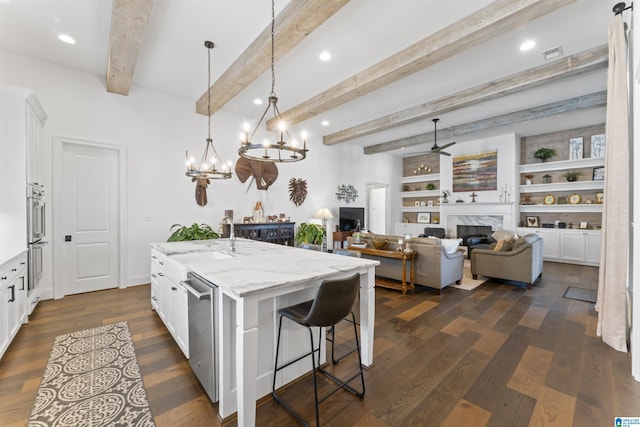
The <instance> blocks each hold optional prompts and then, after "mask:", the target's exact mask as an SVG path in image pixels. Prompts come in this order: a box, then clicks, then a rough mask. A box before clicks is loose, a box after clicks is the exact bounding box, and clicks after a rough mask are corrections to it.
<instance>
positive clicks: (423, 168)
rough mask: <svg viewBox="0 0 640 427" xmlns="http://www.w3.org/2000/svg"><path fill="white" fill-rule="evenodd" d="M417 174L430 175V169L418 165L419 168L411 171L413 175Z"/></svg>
mask: <svg viewBox="0 0 640 427" xmlns="http://www.w3.org/2000/svg"><path fill="white" fill-rule="evenodd" d="M418 172H426V173H431V168H430V167H428V166H425V165H420V166H418V168H417V169H414V170H413V174H414V175H417V174H418Z"/></svg>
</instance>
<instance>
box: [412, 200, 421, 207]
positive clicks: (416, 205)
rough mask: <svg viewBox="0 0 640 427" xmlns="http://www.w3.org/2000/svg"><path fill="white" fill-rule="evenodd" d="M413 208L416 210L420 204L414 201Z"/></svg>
mask: <svg viewBox="0 0 640 427" xmlns="http://www.w3.org/2000/svg"><path fill="white" fill-rule="evenodd" d="M413 206H415V207H416V208H419V207H420V202H419V201H418V200H416V201H415V202H413Z"/></svg>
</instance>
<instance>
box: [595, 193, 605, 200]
mask: <svg viewBox="0 0 640 427" xmlns="http://www.w3.org/2000/svg"><path fill="white" fill-rule="evenodd" d="M596 203H604V193H603V192H602V191H598V192H597V193H596Z"/></svg>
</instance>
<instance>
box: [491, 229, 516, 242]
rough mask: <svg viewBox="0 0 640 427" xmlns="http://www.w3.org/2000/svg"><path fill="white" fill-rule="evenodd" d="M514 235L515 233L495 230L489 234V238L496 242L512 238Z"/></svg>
mask: <svg viewBox="0 0 640 427" xmlns="http://www.w3.org/2000/svg"><path fill="white" fill-rule="evenodd" d="M515 235H516V233H515V231H509V230H496V231H494V232H493V233H492V234H491V237H493V239H494V240H496V241H498V240H501V239H506V238H508V237H513V236H515Z"/></svg>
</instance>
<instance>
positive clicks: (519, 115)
mask: <svg viewBox="0 0 640 427" xmlns="http://www.w3.org/2000/svg"><path fill="white" fill-rule="evenodd" d="M606 105H607V91H601V92H595V93H591V94H588V95H582V96H577V97H575V98H570V99H565V100H563V101H558V102H552V103H550V104H545V105H540V106H537V107H532V108H527V109H525V110H520V111H515V112H513V113H507V114H502V115H499V116H494V117H489V118H487V119H482V120H476V121H474V122H470V123H465V124H462V125H458V126H452V127H450V128H446V129H438V140H439V141H442V140H444V139H449V138H454V137H456V136H461V135H467V134H470V133H473V132H479V131H482V130H485V129H492V128H496V127H500V126H508V125H511V124H515V123H521V122H526V121H530V120H536V119H541V118H543V117H549V116H555V115H558V114H564V113H568V112H571V111H578V110H585V109H590V108H598V107H604V106H606ZM432 142H433V132H427V133H423V134H420V135H415V136H411V137H409V138H402V139H396V140H394V141H388V142H383V143H381V144H376V145H371V146H369V147H365V148H364V154H377V153H383V152H386V151H391V150H397V149H400V148H402V147H413V146H416V145H424V146H425V147H427V146H428V145H430V144H431V143H432Z"/></svg>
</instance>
